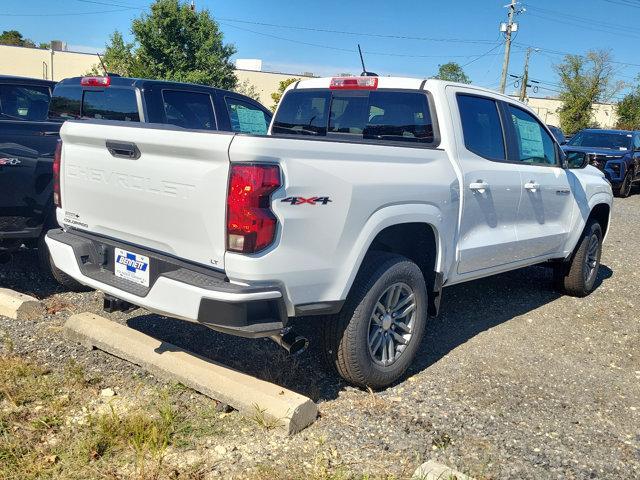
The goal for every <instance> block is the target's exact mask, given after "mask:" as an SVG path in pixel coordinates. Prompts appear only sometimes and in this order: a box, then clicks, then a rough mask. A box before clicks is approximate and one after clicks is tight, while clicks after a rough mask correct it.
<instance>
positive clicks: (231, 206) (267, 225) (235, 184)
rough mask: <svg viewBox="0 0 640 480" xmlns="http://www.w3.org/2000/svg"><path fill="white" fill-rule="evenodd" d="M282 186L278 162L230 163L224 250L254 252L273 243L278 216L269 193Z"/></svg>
mask: <svg viewBox="0 0 640 480" xmlns="http://www.w3.org/2000/svg"><path fill="white" fill-rule="evenodd" d="M280 185H281V182H280V167H278V166H277V165H253V164H235V165H232V166H231V175H230V177H229V191H228V193H227V250H230V251H232V252H240V253H255V252H258V251H260V250H262V249H264V248H266V247H268V246H269V245H271V243H273V240H274V239H275V235H276V226H277V223H278V221H277V219H276V217H275V216H274V215H273V212H272V211H271V208H270V206H271V205H270V202H271V199H270V197H271V194H272V193H273V192H274V191H275V190H277V189H278V188H279V187H280Z"/></svg>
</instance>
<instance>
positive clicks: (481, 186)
mask: <svg viewBox="0 0 640 480" xmlns="http://www.w3.org/2000/svg"><path fill="white" fill-rule="evenodd" d="M469 188H470V189H471V190H473V191H474V192H478V193H484V192H486V191H487V190H489V184H488V183H487V182H483V181H482V180H478V181H477V182H472V183H470V184H469Z"/></svg>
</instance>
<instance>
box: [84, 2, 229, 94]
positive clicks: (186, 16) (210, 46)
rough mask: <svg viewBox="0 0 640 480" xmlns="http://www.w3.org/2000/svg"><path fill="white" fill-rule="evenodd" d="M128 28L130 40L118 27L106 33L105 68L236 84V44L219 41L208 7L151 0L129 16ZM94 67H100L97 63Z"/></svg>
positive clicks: (137, 74) (132, 74) (133, 74)
mask: <svg viewBox="0 0 640 480" xmlns="http://www.w3.org/2000/svg"><path fill="white" fill-rule="evenodd" d="M131 32H132V33H133V36H134V39H135V41H134V42H133V43H127V42H125V41H124V39H123V37H122V35H121V34H120V33H119V32H117V31H116V32H114V34H113V35H112V36H111V42H110V44H108V45H107V49H106V51H105V55H104V59H103V61H104V63H105V65H106V67H107V70H108V71H109V72H113V73H118V74H120V75H123V76H128V77H141V78H151V79H160V80H173V81H176V82H188V83H198V84H202V85H212V86H215V87H219V88H224V89H233V88H234V87H235V86H236V82H237V80H236V76H235V74H234V66H233V63H232V62H231V61H230V57H231V56H232V55H233V54H234V53H235V52H236V50H235V47H234V46H233V45H229V44H224V42H223V35H222V32H221V31H220V29H219V27H218V24H217V23H216V22H215V20H214V19H213V18H212V17H211V15H210V13H209V11H208V10H202V11H199V12H197V11H194V10H191V7H190V6H189V5H188V4H187V3H185V2H182V1H180V0H156V1H155V2H154V3H153V4H152V5H151V12H150V13H148V14H146V13H145V14H142V15H141V16H140V17H139V18H137V19H135V20H134V21H133V23H132V26H131ZM98 71H99V72H102V68H101V67H100V66H99V65H96V66H95V67H94V72H98Z"/></svg>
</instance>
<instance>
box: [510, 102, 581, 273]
mask: <svg viewBox="0 0 640 480" xmlns="http://www.w3.org/2000/svg"><path fill="white" fill-rule="evenodd" d="M505 108H506V111H507V113H508V115H509V121H508V122H507V124H508V125H509V128H510V130H511V132H512V135H511V137H512V138H513V139H514V140H515V143H516V145H515V146H516V148H515V150H516V155H517V160H518V162H519V167H520V172H521V176H522V188H523V193H522V201H521V202H520V208H519V209H518V222H517V233H518V242H519V244H520V259H521V260H528V259H533V258H536V257H541V258H542V257H549V256H554V255H556V254H560V253H561V252H562V249H563V246H564V244H565V241H566V239H567V236H568V235H569V230H570V228H571V225H572V221H571V219H572V215H573V211H574V208H576V205H575V195H574V194H573V193H572V185H571V183H570V180H569V177H568V174H567V170H565V169H564V168H562V166H561V162H560V152H559V147H557V146H556V143H555V142H554V140H553V137H552V136H551V134H550V133H549V132H548V131H547V129H546V128H544V127H543V125H542V123H540V121H538V119H537V118H535V117H534V116H533V115H532V114H531V113H529V112H527V111H526V110H524V109H522V108H520V107H518V106H516V105H514V104H511V103H507V104H505Z"/></svg>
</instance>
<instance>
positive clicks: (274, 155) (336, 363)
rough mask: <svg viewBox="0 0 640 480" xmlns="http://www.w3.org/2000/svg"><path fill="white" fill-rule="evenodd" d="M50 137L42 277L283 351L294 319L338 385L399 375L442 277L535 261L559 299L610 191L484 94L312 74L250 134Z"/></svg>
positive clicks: (529, 119)
mask: <svg viewBox="0 0 640 480" xmlns="http://www.w3.org/2000/svg"><path fill="white" fill-rule="evenodd" d="M61 136H62V142H63V147H62V150H61V155H60V156H59V157H58V158H57V162H58V165H59V171H60V176H59V183H58V184H57V188H58V191H59V192H60V196H59V197H58V220H59V222H60V224H61V225H62V229H58V230H52V231H50V232H49V233H48V236H47V243H48V245H49V248H50V250H51V255H52V257H53V260H54V262H55V264H56V265H57V266H58V267H59V268H61V269H62V270H63V271H64V272H66V273H67V274H68V275H70V276H72V277H73V278H75V279H76V280H78V281H80V282H81V283H83V284H85V285H88V286H90V287H93V288H97V289H100V290H102V291H103V292H105V295H106V296H105V301H106V304H107V305H108V306H109V308H111V309H123V310H126V309H129V308H131V306H132V305H137V306H143V307H146V308H148V309H149V310H151V311H154V312H157V313H160V314H162V315H167V316H170V317H175V318H180V319H183V320H188V321H194V322H200V323H202V324H204V325H206V326H208V327H210V328H213V329H216V330H219V331H222V332H226V333H231V334H235V335H240V336H247V337H271V338H272V339H274V340H275V341H276V342H277V343H278V344H280V345H282V346H285V348H287V349H288V350H290V351H296V350H300V349H301V348H303V346H304V344H305V343H306V341H305V340H304V339H301V337H299V336H297V335H296V334H295V333H294V330H293V329H292V327H294V325H295V319H296V317H303V318H304V319H305V321H313V322H316V325H317V328H319V329H322V331H323V334H322V341H323V346H322V351H323V352H324V354H325V357H326V359H327V360H328V362H329V363H330V364H331V365H332V366H333V367H334V368H335V369H336V370H337V371H338V372H339V374H340V375H342V376H343V377H344V378H345V379H346V380H348V381H349V382H351V383H354V384H357V385H362V386H370V387H374V388H380V387H384V386H387V385H389V384H391V383H392V382H394V381H396V380H397V379H398V378H399V377H400V376H401V375H402V374H403V372H404V371H405V370H406V369H407V367H408V366H409V365H410V364H411V362H412V361H413V359H414V356H415V354H416V351H417V349H418V347H419V345H420V342H421V339H422V336H423V333H424V331H425V328H428V326H427V316H428V314H433V315H435V314H436V313H437V311H438V307H439V303H440V298H441V291H442V287H443V286H448V285H454V284H457V283H461V282H466V281H469V280H473V279H478V278H482V277H486V276H489V275H493V274H496V273H500V272H505V271H508V270H513V269H515V268H520V267H524V266H528V265H533V264H539V263H542V262H550V263H549V265H551V266H553V268H554V269H555V278H556V282H557V285H558V286H559V287H560V288H561V290H562V291H563V292H565V293H567V294H569V295H575V296H585V295H588V294H589V293H590V292H591V291H592V290H593V289H594V288H595V286H596V278H597V274H598V268H599V263H600V254H601V249H602V243H603V240H604V237H605V235H606V232H607V228H608V225H609V215H610V208H611V203H612V193H611V186H610V184H609V183H608V182H607V181H606V180H605V178H604V174H603V173H602V172H600V171H598V170H597V169H595V168H593V167H591V166H588V165H587V163H586V155H585V154H584V153H581V152H577V153H572V154H571V155H570V156H569V158H567V157H565V155H564V154H563V152H562V150H561V149H560V146H559V145H558V144H557V142H556V141H555V139H554V138H553V136H552V135H551V133H550V132H549V130H548V129H547V128H546V126H545V125H544V124H543V123H542V122H541V121H540V120H539V119H538V118H537V117H536V115H535V113H534V112H533V111H532V110H531V109H529V108H528V107H526V106H524V105H522V104H521V103H520V102H518V101H516V100H513V99H511V98H510V97H507V96H504V95H500V94H497V93H495V92H492V91H489V90H485V89H481V88H476V87H472V86H468V85H462V84H455V83H451V82H446V81H439V80H434V79H430V80H420V79H409V78H388V77H380V78H378V77H340V78H318V79H312V80H307V81H304V82H296V83H295V84H293V85H291V86H290V87H289V88H288V89H287V91H286V92H285V94H284V96H283V98H282V100H281V102H280V104H279V107H278V109H277V112H276V114H275V118H274V120H273V122H272V124H271V127H270V134H269V135H266V136H265V135H244V134H236V135H222V134H219V133H216V132H211V131H208V129H206V128H202V125H201V128H197V129H191V130H187V129H183V128H175V127H171V126H162V128H160V127H159V126H157V125H141V126H140V127H133V126H132V124H131V122H104V121H102V120H93V121H88V122H87V121H84V122H78V121H70V122H66V123H65V124H64V126H63V128H62V131H61ZM132 158H135V161H132ZM570 166H574V167H576V168H574V169H570ZM314 316H315V319H314V318H313V317H314Z"/></svg>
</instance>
